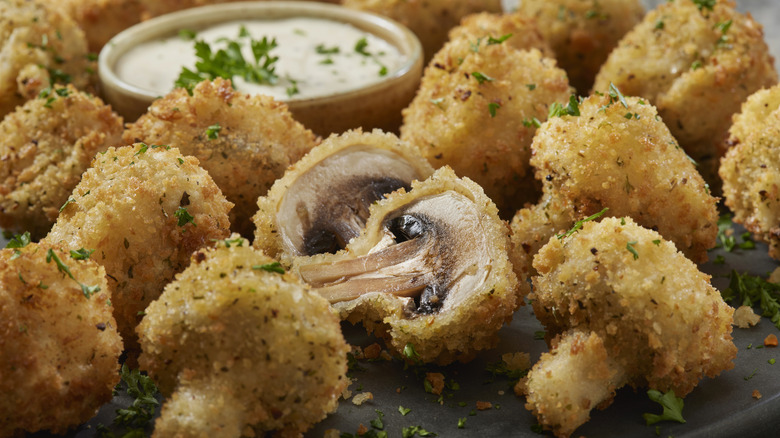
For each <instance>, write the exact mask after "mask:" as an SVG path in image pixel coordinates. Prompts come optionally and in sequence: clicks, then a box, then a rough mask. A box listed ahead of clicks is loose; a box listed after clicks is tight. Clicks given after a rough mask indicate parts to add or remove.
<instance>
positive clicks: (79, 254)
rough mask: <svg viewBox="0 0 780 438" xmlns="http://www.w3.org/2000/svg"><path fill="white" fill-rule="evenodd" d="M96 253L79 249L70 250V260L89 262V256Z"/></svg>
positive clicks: (92, 250)
mask: <svg viewBox="0 0 780 438" xmlns="http://www.w3.org/2000/svg"><path fill="white" fill-rule="evenodd" d="M93 252H95V250H94V249H84V248H79V249H77V250H75V251H74V250H70V258H72V259H73V260H87V259H88V258H89V256H91V255H92V253H93Z"/></svg>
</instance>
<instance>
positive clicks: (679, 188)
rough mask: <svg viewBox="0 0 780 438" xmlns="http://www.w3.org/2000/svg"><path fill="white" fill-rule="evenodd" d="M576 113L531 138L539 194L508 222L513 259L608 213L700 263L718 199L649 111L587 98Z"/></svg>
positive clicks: (712, 232)
mask: <svg viewBox="0 0 780 438" xmlns="http://www.w3.org/2000/svg"><path fill="white" fill-rule="evenodd" d="M615 96H617V94H615ZM623 101H625V105H624V104H623V103H622V102H623ZM579 111H580V116H568V115H567V116H563V117H554V118H552V119H550V120H549V121H548V122H547V123H545V124H544V125H542V127H541V128H540V129H539V131H538V132H537V134H536V137H535V138H534V143H533V151H534V153H533V156H532V158H531V164H532V165H533V166H534V168H535V169H536V178H537V179H539V180H541V181H542V182H543V185H544V191H545V196H544V197H543V199H542V202H541V204H540V205H537V206H536V207H531V208H529V209H524V210H521V211H520V212H518V213H517V216H516V217H515V219H514V220H513V221H512V231H513V235H512V241H513V251H514V252H516V253H519V254H518V255H516V256H515V259H516V260H523V259H525V260H529V259H530V257H532V256H533V254H534V251H535V250H536V249H537V248H538V247H539V246H540V244H543V243H544V242H545V241H546V240H547V239H549V237H550V236H552V234H553V233H557V232H560V231H562V230H563V231H566V230H568V229H569V228H570V227H571V226H572V225H574V222H573V221H574V220H579V219H582V218H585V217H588V216H590V215H592V214H595V213H598V212H599V211H601V210H602V209H604V208H608V210H607V211H606V212H605V214H606V216H615V217H620V216H630V217H632V218H634V220H635V221H636V222H637V223H639V224H641V225H642V226H644V227H647V228H652V229H656V230H658V232H659V233H661V235H663V236H664V237H665V238H666V239H669V240H671V241H673V242H674V243H675V245H677V248H678V249H680V251H682V252H683V253H684V254H685V255H686V256H687V257H688V258H690V259H691V260H693V261H695V262H704V261H706V260H707V250H708V249H709V248H712V247H714V246H715V238H716V235H717V220H718V212H717V208H716V204H717V199H716V198H714V197H712V196H711V195H710V194H709V192H708V188H707V186H706V184H705V182H704V180H703V179H702V177H701V176H700V175H699V173H698V172H697V171H696V168H695V167H694V165H693V163H691V161H690V159H689V158H688V157H686V155H685V153H684V152H683V151H682V149H681V148H680V147H679V146H677V143H676V141H675V139H674V137H672V135H671V134H670V133H669V130H668V129H667V127H666V126H665V125H664V124H663V122H661V121H660V119H658V118H657V113H656V112H655V109H654V108H653V106H652V105H649V104H648V103H647V102H646V101H644V100H642V99H639V98H635V97H624V98H623V100H621V99H620V98H619V97H611V96H609V95H605V96H598V95H594V96H591V97H589V98H587V99H585V100H584V101H583V102H582V103H581V104H580V105H579ZM567 220H568V221H569V222H568V223H566V221H567ZM544 233H550V234H547V235H546V236H545V235H544ZM521 251H522V252H521ZM529 270H530V268H529Z"/></svg>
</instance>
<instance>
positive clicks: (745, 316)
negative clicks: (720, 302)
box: [734, 306, 761, 328]
mask: <svg viewBox="0 0 780 438" xmlns="http://www.w3.org/2000/svg"><path fill="white" fill-rule="evenodd" d="M760 320H761V316H759V315H757V314H756V313H755V312H753V308H752V307H750V306H740V307H739V308H737V310H735V311H734V325H735V326H737V327H739V328H748V327H753V326H754V325H756V324H758V321H760Z"/></svg>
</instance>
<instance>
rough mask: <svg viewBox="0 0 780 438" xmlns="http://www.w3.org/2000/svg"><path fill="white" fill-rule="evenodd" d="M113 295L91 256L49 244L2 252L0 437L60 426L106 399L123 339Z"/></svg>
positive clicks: (74, 421)
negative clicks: (81, 257) (77, 256)
mask: <svg viewBox="0 0 780 438" xmlns="http://www.w3.org/2000/svg"><path fill="white" fill-rule="evenodd" d="M50 251H51V252H50ZM57 260H59V262H61V263H62V265H63V266H65V267H66V268H67V269H68V270H69V272H70V274H71V275H72V276H73V278H70V276H68V275H65V273H63V272H62V271H61V270H60V269H58V267H57ZM80 283H81V284H83V285H85V286H87V287H89V288H95V287H97V288H99V290H97V291H94V290H93V291H91V292H90V296H89V297H86V296H85V293H84V292H83V291H82V288H81V286H80ZM110 298H111V292H110V290H109V287H108V284H107V282H106V276H105V270H104V269H103V268H102V267H101V266H99V265H98V264H97V263H95V262H94V261H92V260H75V259H73V258H72V257H71V256H70V255H69V253H68V251H65V250H63V249H61V248H59V247H52V246H49V245H46V244H41V245H38V244H35V243H31V244H29V245H27V246H26V247H24V248H21V249H4V250H2V251H0V321H1V322H0V340H1V341H0V393H2V394H3V397H2V398H0V436H14V431H15V430H17V429H18V430H24V431H27V432H35V431H39V430H48V431H51V432H53V433H57V434H61V433H65V432H66V431H67V430H68V429H70V428H73V427H76V426H78V425H79V424H81V423H83V422H85V421H87V420H89V419H90V418H92V417H93V416H94V415H95V413H96V412H97V410H98V408H100V406H101V405H103V403H106V402H108V401H109V400H111V397H112V395H111V394H112V389H113V388H114V385H116V383H117V382H118V381H119V373H118V371H119V355H120V354H121V352H122V339H121V338H120V337H119V334H118V333H117V329H116V322H115V321H114V317H113V316H112V314H111V311H112V308H111V300H110ZM18 430H17V432H18Z"/></svg>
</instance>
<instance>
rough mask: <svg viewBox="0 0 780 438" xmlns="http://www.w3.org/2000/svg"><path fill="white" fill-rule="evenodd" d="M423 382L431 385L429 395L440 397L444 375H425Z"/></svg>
mask: <svg viewBox="0 0 780 438" xmlns="http://www.w3.org/2000/svg"><path fill="white" fill-rule="evenodd" d="M425 381H426V382H428V383H430V384H431V393H433V394H436V395H441V392H442V391H443V390H444V374H442V373H425Z"/></svg>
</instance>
